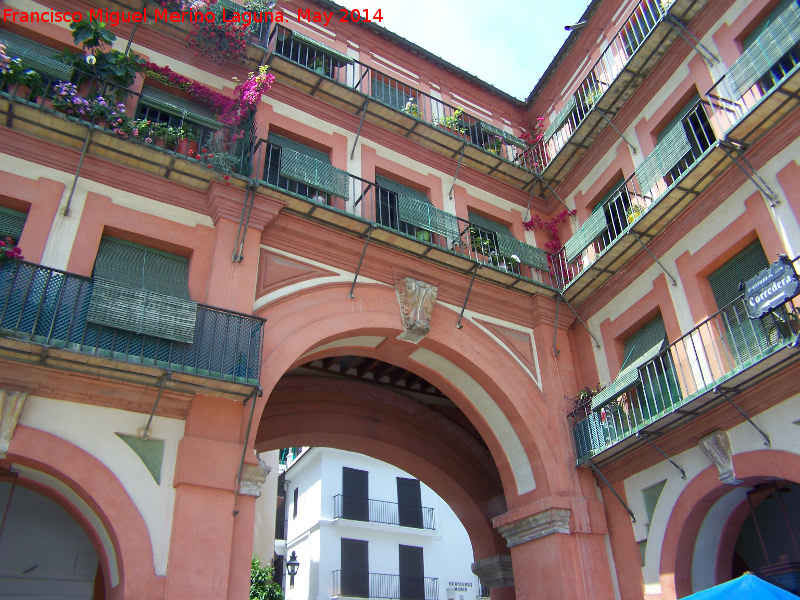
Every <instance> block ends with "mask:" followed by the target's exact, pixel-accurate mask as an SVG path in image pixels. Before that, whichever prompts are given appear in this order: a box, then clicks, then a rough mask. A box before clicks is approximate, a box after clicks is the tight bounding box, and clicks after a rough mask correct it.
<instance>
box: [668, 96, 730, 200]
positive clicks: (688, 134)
mask: <svg viewBox="0 0 800 600" xmlns="http://www.w3.org/2000/svg"><path fill="white" fill-rule="evenodd" d="M681 130H682V131H681ZM684 136H685V138H684ZM715 141H717V136H716V134H715V133H714V129H713V128H712V127H711V122H710V121H709V120H708V115H707V114H706V109H705V105H704V104H703V103H702V102H701V101H700V96H699V95H695V96H694V97H693V98H692V99H691V100H690V101H689V103H688V104H687V105H686V106H685V107H684V108H683V110H681V112H680V113H678V116H677V117H675V119H673V121H672V122H671V123H670V124H669V125H668V126H667V127H666V128H664V131H662V132H661V133H660V134H659V136H658V145H657V146H656V150H654V153H655V152H657V151H659V148H661V150H660V152H661V153H662V155H663V154H664V153H663V151H664V150H666V151H668V152H669V151H670V150H671V149H673V148H674V149H675V150H676V154H675V155H673V156H675V158H677V161H675V162H673V163H672V164H673V167H672V168H671V169H670V170H669V175H668V176H667V183H668V184H672V183H673V182H674V181H676V180H677V179H679V178H680V176H681V175H683V173H684V172H686V171H687V170H689V168H690V167H691V166H692V165H694V163H695V162H696V161H697V160H698V159H699V158H700V156H701V155H702V154H703V152H705V151H706V150H708V149H709V148H710V147H711V145H712V144H713V143H714V142H715ZM673 160H674V159H673Z"/></svg>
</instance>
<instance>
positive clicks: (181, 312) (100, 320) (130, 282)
mask: <svg viewBox="0 0 800 600" xmlns="http://www.w3.org/2000/svg"><path fill="white" fill-rule="evenodd" d="M188 266H189V263H188V260H187V259H185V258H182V257H179V256H174V255H172V254H168V253H166V252H160V251H158V250H154V249H152V248H147V247H146V246H140V245H138V244H132V243H129V242H124V241H122V240H115V239H113V238H103V239H102V240H101V242H100V248H99V249H98V252H97V259H96V260H95V268H94V283H93V288H92V297H91V300H90V302H89V311H88V315H87V319H88V321H89V322H91V323H97V324H99V325H105V326H108V327H115V328H117V329H123V330H125V331H133V332H135V333H140V334H143V335H149V336H153V337H159V338H165V339H170V340H175V341H179V342H185V343H191V342H192V341H193V339H194V327H195V318H196V314H197V303H195V302H192V301H191V300H190V299H189V287H188Z"/></svg>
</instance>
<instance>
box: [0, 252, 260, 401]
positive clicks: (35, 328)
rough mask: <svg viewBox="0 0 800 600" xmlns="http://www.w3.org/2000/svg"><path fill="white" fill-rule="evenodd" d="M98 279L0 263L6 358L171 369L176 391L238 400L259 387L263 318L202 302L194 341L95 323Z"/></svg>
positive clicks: (0, 328) (1, 350)
mask: <svg viewBox="0 0 800 600" xmlns="http://www.w3.org/2000/svg"><path fill="white" fill-rule="evenodd" d="M94 284H95V281H94V280H93V279H92V278H90V277H81V276H79V275H74V274H71V273H66V272H64V271H59V270H56V269H50V268H47V267H43V266H40V265H35V264H32V263H27V262H22V261H5V262H3V263H2V264H0V356H2V357H6V358H11V359H16V360H21V361H25V362H35V363H40V362H41V363H42V364H45V365H47V366H55V367H59V368H66V369H71V370H76V371H82V372H99V373H107V372H109V371H116V372H123V371H129V372H130V373H136V374H138V375H137V376H141V378H142V379H143V380H145V379H147V377H148V376H150V377H151V378H152V377H156V378H157V377H159V376H160V374H161V373H163V372H164V371H165V370H166V371H169V372H170V377H169V382H168V384H167V387H169V388H173V389H185V390H191V389H196V388H211V389H215V390H218V391H220V392H223V393H226V394H229V395H232V396H234V397H237V398H241V396H242V395H246V394H247V393H249V391H250V390H252V388H253V386H256V385H258V383H259V375H260V370H261V343H262V337H263V329H264V320H263V319H260V318H257V317H253V316H249V315H244V314H239V313H234V312H230V311H225V310H220V309H217V308H213V307H210V306H203V305H197V313H196V315H197V316H196V319H195V324H194V334H193V340H192V342H191V343H183V342H177V341H174V340H171V339H166V338H160V337H156V336H153V335H143V334H140V333H135V332H133V331H126V330H123V329H116V328H114V327H108V326H104V325H99V324H96V323H92V322H89V312H90V303H91V300H92V291H93V287H94ZM87 355H88V356H90V357H91V358H89V359H87V358H86V356H87ZM125 364H127V365H136V368H131V367H126V366H125Z"/></svg>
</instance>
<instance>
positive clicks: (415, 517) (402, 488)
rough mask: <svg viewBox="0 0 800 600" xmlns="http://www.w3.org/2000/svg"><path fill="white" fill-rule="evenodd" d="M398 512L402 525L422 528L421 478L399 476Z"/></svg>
mask: <svg viewBox="0 0 800 600" xmlns="http://www.w3.org/2000/svg"><path fill="white" fill-rule="evenodd" d="M397 512H398V516H399V518H400V525H403V526H405V527H418V528H420V529H421V528H422V495H421V493H420V487H419V479H408V478H405V477H398V478H397Z"/></svg>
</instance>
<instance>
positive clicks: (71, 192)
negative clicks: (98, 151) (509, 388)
mask: <svg viewBox="0 0 800 600" xmlns="http://www.w3.org/2000/svg"><path fill="white" fill-rule="evenodd" d="M87 128H88V130H87V131H86V139H84V140H83V150H81V159H80V160H79V161H78V168H77V170H76V171H75V177H73V179H72V187H71V188H70V190H69V198H67V204H66V206H65V207H64V216H65V217H68V216H69V207H70V206H71V205H72V196H73V195H74V194H75V187H76V186H77V185H78V179H79V178H80V176H81V169H82V168H83V159H84V158H86V151H87V150H88V149H89V139H90V138H91V137H92V126H91V125H87Z"/></svg>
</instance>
